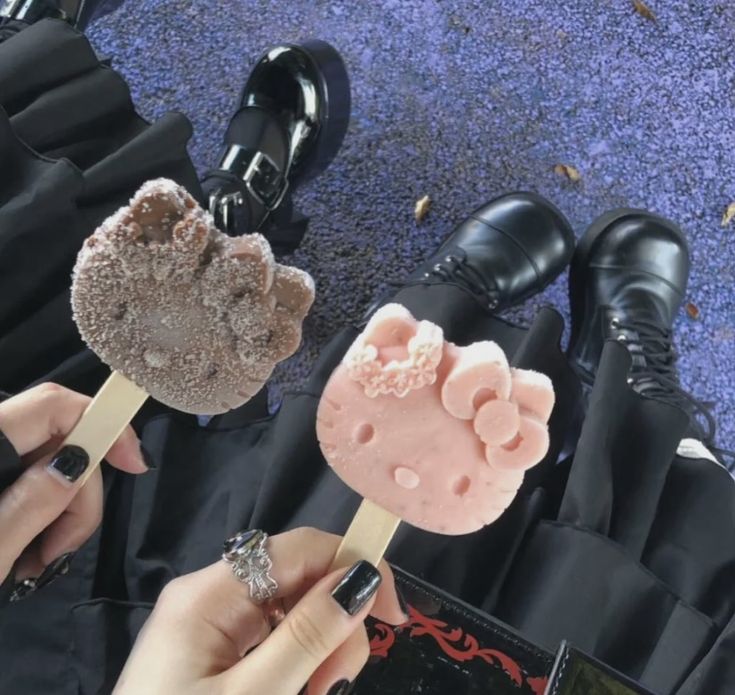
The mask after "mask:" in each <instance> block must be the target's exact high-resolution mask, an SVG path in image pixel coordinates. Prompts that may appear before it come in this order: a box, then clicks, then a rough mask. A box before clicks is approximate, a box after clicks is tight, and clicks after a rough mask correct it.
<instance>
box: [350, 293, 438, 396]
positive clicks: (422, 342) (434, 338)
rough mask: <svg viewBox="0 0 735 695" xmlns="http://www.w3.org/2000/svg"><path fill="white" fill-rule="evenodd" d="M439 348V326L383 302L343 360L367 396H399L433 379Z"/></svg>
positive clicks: (427, 383)
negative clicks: (383, 304) (417, 318)
mask: <svg viewBox="0 0 735 695" xmlns="http://www.w3.org/2000/svg"><path fill="white" fill-rule="evenodd" d="M443 349H444V333H443V331H442V329H441V328H439V326H436V325H434V324H433V323H430V322H429V321H416V319H414V318H413V316H411V313H410V312H409V311H408V309H406V308H405V307H403V306H401V305H400V304H387V305H386V306H384V307H381V308H380V309H378V311H376V312H375V315H374V316H373V317H372V319H370V322H369V323H368V325H367V326H366V328H365V330H364V331H363V333H362V334H361V335H360V336H358V337H357V339H356V340H355V342H354V343H353V344H352V346H351V347H350V349H349V350H348V351H347V354H346V355H345V357H344V359H343V362H344V364H345V365H346V366H347V373H348V374H349V375H350V378H351V379H352V380H353V381H356V382H358V383H359V384H361V385H362V386H363V388H364V389H365V394H366V395H367V396H368V397H369V398H375V397H376V396H378V395H380V394H393V395H396V396H398V397H399V398H403V397H404V396H405V395H406V394H407V393H408V392H409V391H413V390H416V389H420V388H423V387H424V386H427V385H429V384H433V383H434V382H435V381H436V378H437V371H436V370H437V367H438V366H439V363H440V362H441V359H442V354H443Z"/></svg>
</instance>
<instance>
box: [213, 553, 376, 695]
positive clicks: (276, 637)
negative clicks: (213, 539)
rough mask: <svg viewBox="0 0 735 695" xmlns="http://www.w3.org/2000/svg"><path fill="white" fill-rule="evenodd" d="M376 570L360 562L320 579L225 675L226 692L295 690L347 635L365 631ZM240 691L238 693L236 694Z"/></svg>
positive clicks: (289, 691) (374, 590)
mask: <svg viewBox="0 0 735 695" xmlns="http://www.w3.org/2000/svg"><path fill="white" fill-rule="evenodd" d="M380 580H381V575H380V572H379V571H378V570H377V569H376V568H375V567H373V566H372V565H371V564H370V563H369V562H366V561H361V562H358V563H357V564H356V565H354V566H353V567H352V568H351V569H350V570H349V571H348V572H347V573H346V574H345V572H344V570H338V571H337V572H333V573H332V574H330V575H328V576H327V577H326V578H325V579H323V580H322V581H320V582H319V583H318V584H316V586H314V588H313V589H312V590H311V591H310V592H309V593H308V594H307V595H306V596H305V597H304V598H303V599H302V600H301V601H300V602H299V603H298V605H297V606H296V607H295V608H294V609H293V610H292V611H291V612H290V613H289V614H288V615H287V616H286V619H285V620H284V621H283V622H282V623H281V624H280V625H279V626H278V627H277V628H276V629H275V630H274V631H273V632H272V633H271V635H270V637H268V638H267V639H266V640H265V641H264V642H263V643H262V644H261V645H260V646H259V647H258V648H257V649H255V650H254V651H253V652H252V653H250V654H249V655H248V656H247V657H246V658H245V659H243V660H242V661H240V662H239V663H238V664H236V665H235V666H234V667H233V668H231V669H230V670H229V671H227V672H225V674H223V678H224V680H225V681H226V682H227V685H228V686H229V689H230V690H232V691H233V692H239V691H240V690H243V689H245V688H246V687H247V688H249V689H250V692H267V693H273V695H280V694H281V693H282V694H283V695H286V694H287V693H288V694H290V693H295V692H298V691H299V689H300V688H301V687H302V686H303V685H304V684H305V683H306V682H307V681H308V680H309V678H310V677H311V676H312V674H313V673H314V672H315V671H316V670H317V669H318V668H319V666H320V665H321V664H322V663H323V662H324V661H326V659H327V658H328V657H329V656H330V654H332V653H333V652H334V651H335V650H336V649H337V648H338V647H339V646H340V645H342V644H343V643H344V642H345V641H346V640H347V639H348V638H349V637H350V635H351V634H352V633H353V632H354V631H355V630H358V629H360V630H361V629H363V625H362V623H363V621H364V619H365V618H366V617H367V614H368V612H369V610H370V608H371V607H372V604H373V603H374V601H375V595H376V593H377V590H378V586H379V585H380ZM238 689H239V690H238Z"/></svg>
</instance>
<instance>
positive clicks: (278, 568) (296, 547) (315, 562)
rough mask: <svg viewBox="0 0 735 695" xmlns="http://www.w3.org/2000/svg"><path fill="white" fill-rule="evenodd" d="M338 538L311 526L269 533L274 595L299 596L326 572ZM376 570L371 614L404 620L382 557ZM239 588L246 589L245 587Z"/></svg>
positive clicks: (393, 620) (394, 622)
mask: <svg viewBox="0 0 735 695" xmlns="http://www.w3.org/2000/svg"><path fill="white" fill-rule="evenodd" d="M341 542H342V538H341V536H335V535H333V534H331V533H325V532H323V531H318V530H317V529H312V528H299V529H294V530H293V531H287V532H286V533H282V534H279V535H278V536H272V537H271V538H270V539H269V541H268V553H269V555H270V557H271V560H272V561H273V569H272V571H271V574H272V575H273V578H274V579H275V580H276V582H277V583H278V591H277V592H276V595H275V598H284V599H287V600H289V599H291V598H292V597H294V595H296V596H298V597H299V598H300V597H301V595H303V594H304V593H306V591H308V590H309V589H310V588H311V587H312V586H313V585H314V584H315V583H316V582H317V581H318V580H320V579H321V578H322V577H324V575H325V574H327V572H328V571H329V568H330V567H331V565H332V561H333V560H334V556H335V554H336V553H337V549H338V548H339V544H340V543H341ZM222 564H223V565H224V563H222ZM346 569H347V568H343V571H344V570H346ZM378 570H380V574H381V576H382V580H383V581H382V584H381V586H380V590H379V591H378V596H377V599H376V601H375V607H374V608H373V615H374V616H375V617H376V618H378V619H379V620H382V621H384V622H386V623H389V624H390V625H400V624H402V623H404V622H405V621H406V614H405V612H404V610H403V608H402V607H401V602H400V600H399V599H398V595H397V593H396V588H395V578H394V577H393V572H392V570H391V568H390V566H389V565H388V563H387V562H384V561H383V562H381V563H380V564H379V565H378ZM243 588H244V590H245V591H247V587H244V586H243Z"/></svg>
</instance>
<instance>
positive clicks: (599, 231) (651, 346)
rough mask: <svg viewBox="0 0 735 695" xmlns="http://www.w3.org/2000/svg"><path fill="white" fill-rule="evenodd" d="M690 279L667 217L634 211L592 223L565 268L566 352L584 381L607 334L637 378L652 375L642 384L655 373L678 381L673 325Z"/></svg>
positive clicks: (681, 241) (678, 236)
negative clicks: (568, 318) (568, 336)
mask: <svg viewBox="0 0 735 695" xmlns="http://www.w3.org/2000/svg"><path fill="white" fill-rule="evenodd" d="M688 279H689V250H688V248H687V243H686V240H685V238H684V235H683V234H682V232H681V230H680V229H679V228H678V226H677V225H676V224H674V223H673V222H671V221H669V220H666V219H664V218H662V217H657V216H656V215H652V214H651V213H649V212H646V211H645V210H632V209H620V210H613V211H611V212H608V213H606V214H604V215H602V216H601V217H599V218H598V219H597V220H595V221H594V222H593V223H592V225H591V226H590V227H589V229H588V230H587V231H586V232H585V234H584V236H583V237H582V239H581V240H580V241H579V244H578V245H577V250H576V252H575V254H574V258H573V260H572V267H571V270H570V272H569V297H570V302H571V311H572V335H571V339H570V347H569V354H570V356H571V357H572V359H573V361H574V364H575V368H576V369H577V371H578V372H579V374H580V376H581V377H582V380H583V381H584V382H585V383H587V384H590V385H591V384H592V382H593V381H594V377H595V373H596V371H597V365H598V363H599V361H600V355H601V353H602V347H603V344H604V342H605V341H606V340H610V339H612V340H619V341H620V342H622V343H625V344H626V346H627V347H628V350H629V351H630V353H631V355H632V356H633V372H634V373H635V375H638V374H639V373H640V372H642V371H645V372H646V373H647V372H649V371H650V372H652V374H651V375H648V374H646V378H644V379H643V380H642V381H643V383H644V384H645V383H647V382H648V381H650V378H649V376H650V377H653V376H655V375H657V374H662V375H664V376H665V377H666V378H667V379H669V378H676V374H675V371H674V361H675V356H674V352H673V349H672V345H671V337H672V336H671V330H672V326H673V324H674V320H675V318H676V315H677V313H678V311H679V309H680V307H681V304H682V302H683V300H684V295H685V294H686V288H687V282H688ZM633 379H637V377H636V376H634V374H631V381H632V380H633ZM638 380H639V379H638Z"/></svg>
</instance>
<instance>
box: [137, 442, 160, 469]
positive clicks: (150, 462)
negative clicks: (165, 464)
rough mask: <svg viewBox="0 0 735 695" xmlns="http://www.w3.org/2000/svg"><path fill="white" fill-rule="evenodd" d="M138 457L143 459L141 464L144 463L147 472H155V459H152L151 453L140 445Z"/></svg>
mask: <svg viewBox="0 0 735 695" xmlns="http://www.w3.org/2000/svg"><path fill="white" fill-rule="evenodd" d="M140 455H141V456H142V457H143V463H145V465H146V468H147V469H148V470H149V471H155V470H156V468H158V463H157V462H156V459H154V458H153V454H151V452H150V451H148V449H146V448H145V447H144V446H143V445H142V444H141V445H140Z"/></svg>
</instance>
